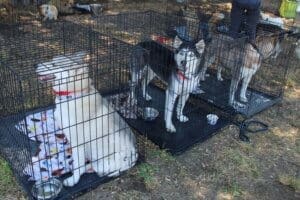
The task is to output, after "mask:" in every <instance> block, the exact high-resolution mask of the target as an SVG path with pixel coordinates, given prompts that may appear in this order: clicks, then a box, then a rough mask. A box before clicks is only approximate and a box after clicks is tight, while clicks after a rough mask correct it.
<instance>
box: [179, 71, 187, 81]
mask: <svg viewBox="0 0 300 200" xmlns="http://www.w3.org/2000/svg"><path fill="white" fill-rule="evenodd" d="M177 75H178V77H179V80H182V81H184V80H188V78H187V77H186V76H185V75H184V73H183V72H182V71H180V70H177Z"/></svg>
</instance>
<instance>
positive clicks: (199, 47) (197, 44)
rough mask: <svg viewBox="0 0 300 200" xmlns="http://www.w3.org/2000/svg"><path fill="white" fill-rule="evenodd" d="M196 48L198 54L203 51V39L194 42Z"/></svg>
mask: <svg viewBox="0 0 300 200" xmlns="http://www.w3.org/2000/svg"><path fill="white" fill-rule="evenodd" d="M196 49H197V51H198V53H200V54H202V53H203V52H204V49H205V43H204V40H203V39H202V40H200V41H199V42H197V43H196Z"/></svg>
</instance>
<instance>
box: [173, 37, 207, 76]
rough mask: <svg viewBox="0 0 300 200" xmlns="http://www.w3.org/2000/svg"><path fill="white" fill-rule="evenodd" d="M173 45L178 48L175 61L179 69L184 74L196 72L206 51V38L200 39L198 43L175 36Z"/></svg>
mask: <svg viewBox="0 0 300 200" xmlns="http://www.w3.org/2000/svg"><path fill="white" fill-rule="evenodd" d="M173 47H174V48H175V49H176V53H175V62H176V65H177V69H178V70H180V71H182V72H184V74H186V75H188V74H194V73H195V72H196V70H197V68H198V66H199V64H200V60H201V56H202V54H203V52H204V48H205V43H204V40H200V41H199V42H197V43H196V44H192V43H186V42H183V41H182V40H180V39H179V38H178V37H176V38H175V40H174V43H173Z"/></svg>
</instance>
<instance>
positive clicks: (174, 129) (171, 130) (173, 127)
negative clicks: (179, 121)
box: [166, 124, 176, 133]
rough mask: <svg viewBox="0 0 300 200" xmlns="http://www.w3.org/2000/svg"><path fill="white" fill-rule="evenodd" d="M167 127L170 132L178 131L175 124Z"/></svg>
mask: <svg viewBox="0 0 300 200" xmlns="http://www.w3.org/2000/svg"><path fill="white" fill-rule="evenodd" d="M166 129H167V131H168V132H170V133H175V132H176V128H175V126H174V125H173V124H169V125H167V126H166Z"/></svg>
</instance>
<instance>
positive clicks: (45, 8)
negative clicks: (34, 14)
mask: <svg viewBox="0 0 300 200" xmlns="http://www.w3.org/2000/svg"><path fill="white" fill-rule="evenodd" d="M39 13H40V15H41V16H42V17H44V18H43V21H46V20H47V19H48V20H57V16H58V11H57V8H56V7H55V6H54V5H49V4H43V5H41V6H40V7H39Z"/></svg>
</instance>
